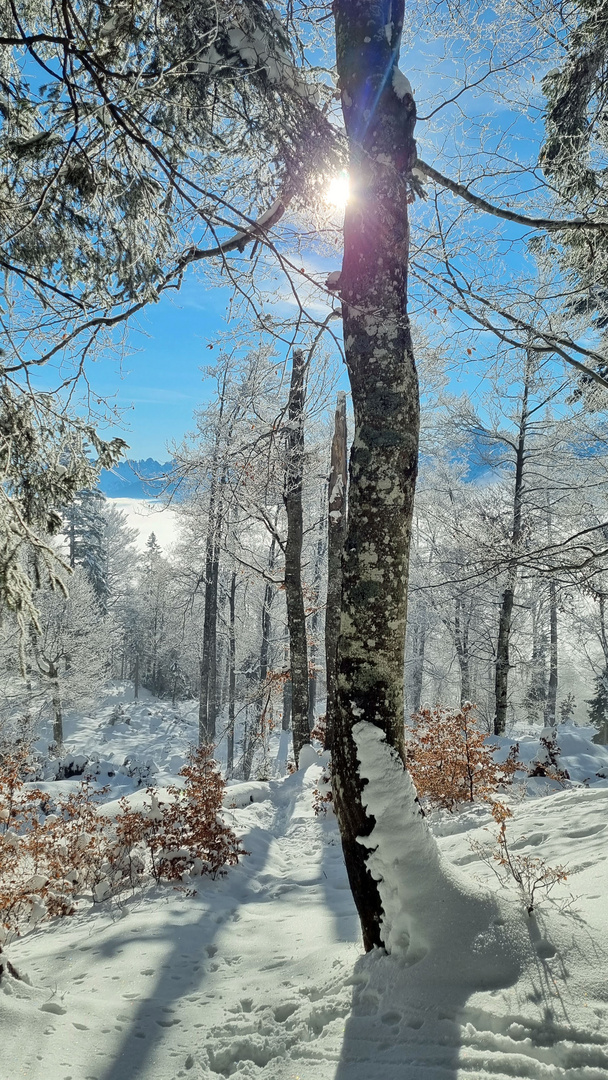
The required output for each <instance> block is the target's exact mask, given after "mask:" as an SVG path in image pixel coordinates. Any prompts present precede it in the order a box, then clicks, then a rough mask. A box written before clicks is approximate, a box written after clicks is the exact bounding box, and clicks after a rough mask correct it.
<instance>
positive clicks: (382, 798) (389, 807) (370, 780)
mask: <svg viewBox="0 0 608 1080" xmlns="http://www.w3.org/2000/svg"><path fill="white" fill-rule="evenodd" d="M352 734H353V738H354V742H355V746H356V754H357V758H358V761H359V763H360V764H359V772H360V775H361V778H362V779H363V780H364V781H365V786H364V788H363V800H362V801H363V805H364V807H365V810H366V811H367V813H368V814H369V816H370V819H371V820H372V821H373V822H374V826H373V829H372V831H371V833H370V834H369V835H368V836H364V837H360V838H359V841H358V843H359V846H360V847H361V848H362V849H364V850H366V851H367V852H368V853H369V854H368V860H367V866H368V872H369V873H370V875H371V877H372V878H373V880H374V882H375V884H376V886H377V889H378V892H379V896H380V898H381V903H382V910H381V916H380V923H379V936H380V938H381V940H382V942H383V943H384V946H385V948H386V950H387V952H390V953H393V954H395V955H396V957H397V958H399V959H403V960H404V962H405V964H406V965H411V964H418V965H420V966H419V968H418V971H417V976H416V979H417V986H418V989H419V990H420V991H422V989H423V987H425V986H426V987H430V989H431V993H432V999H433V1000H434V1001H436V1000H437V994H438V992H439V991H440V989H441V988H442V987H445V986H446V984H449V983H454V982H457V983H458V986H459V987H460V989H461V990H462V987H463V986H467V987H468V986H471V987H473V986H474V987H475V988H477V989H480V988H482V987H486V988H490V987H499V986H501V985H502V986H504V985H508V984H509V983H510V982H512V981H515V979H516V978H517V975H518V973H519V971H520V970H521V967H522V966H523V965H524V963H526V962H530V957H531V953H532V950H531V947H530V935H529V931H528V927H527V926H526V925H525V923H524V920H523V919H522V918H521V914H520V912H519V911H518V909H517V907H514V906H513V904H511V903H510V902H509V901H506V900H503V899H502V897H497V896H494V895H493V894H491V893H490V892H488V891H486V890H482V889H480V888H479V887H478V886H476V885H475V884H474V883H472V882H470V881H468V880H467V879H466V878H465V876H464V875H463V874H462V872H461V871H460V870H459V869H458V868H457V867H455V866H453V865H451V864H450V863H448V862H447V861H446V860H445V859H444V857H443V855H442V854H441V852H440V851H439V849H438V847H437V845H436V844H435V842H434V839H433V837H432V835H431V833H430V832H429V829H428V826H427V824H426V820H425V818H424V817H423V816H422V813H421V810H420V806H419V804H418V801H417V798H416V792H415V789H414V785H413V784H412V780H411V777H410V775H409V773H408V772H407V770H406V769H405V768H404V765H403V762H402V760H401V758H400V756H399V754H398V752H397V751H396V750H394V749H393V748H392V747H391V746H389V745H388V743H387V738H386V736H385V734H384V732H382V731H380V730H379V728H378V727H375V726H374V725H372V724H369V723H365V722H359V723H357V724H355V725H354V727H353V729H352ZM446 957H449V958H450V964H449V965H448V969H446ZM533 960H536V962H537V963H538V959H537V957H533ZM384 977H385V978H386V971H384Z"/></svg>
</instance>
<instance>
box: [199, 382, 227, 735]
mask: <svg viewBox="0 0 608 1080" xmlns="http://www.w3.org/2000/svg"><path fill="white" fill-rule="evenodd" d="M227 378H228V367H227V366H226V368H225V370H224V377H223V383H222V390H221V393H220V410H219V416H218V418H217V427H216V432H215V445H214V449H213V458H212V465H211V482H210V486H209V520H208V525H207V541H206V544H205V612H204V615H203V644H202V650H201V662H200V687H199V705H198V739H199V744H200V745H201V746H203V745H204V744H205V743H215V737H216V722H217V599H218V578H219V565H220V540H221V528H222V512H223V505H222V504H223V489H224V486H225V482H226V468H225V466H224V468H223V471H222V475H221V478H220V479H219V481H218V473H219V470H220V463H219V462H220V445H221V442H222V437H223V433H222V422H223V418H224V406H225V401H226V380H227ZM225 437H226V436H225V435H224V438H225ZM228 437H229V434H228Z"/></svg>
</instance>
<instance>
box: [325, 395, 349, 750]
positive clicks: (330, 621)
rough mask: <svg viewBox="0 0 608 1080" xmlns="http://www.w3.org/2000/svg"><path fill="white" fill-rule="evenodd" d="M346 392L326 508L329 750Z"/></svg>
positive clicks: (344, 481) (338, 409)
mask: <svg viewBox="0 0 608 1080" xmlns="http://www.w3.org/2000/svg"><path fill="white" fill-rule="evenodd" d="M346 460H347V448H346V394H345V393H344V391H343V390H340V392H339V393H338V400H337V402H336V414H335V417H334V436H333V439H332V443H331V464H330V470H329V500H328V501H329V510H328V518H327V522H328V524H327V605H326V608H325V685H326V688H327V704H326V707H325V716H326V727H325V747H326V749H327V750H331V747H332V742H333V733H334V724H335V710H336V654H337V649H338V635H339V633H340V600H341V595H342V551H343V549H344V539H345V536H346V484H347V473H346Z"/></svg>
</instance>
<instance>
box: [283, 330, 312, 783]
mask: <svg viewBox="0 0 608 1080" xmlns="http://www.w3.org/2000/svg"><path fill="white" fill-rule="evenodd" d="M305 378H306V361H305V358H304V353H303V352H302V350H301V349H294V352H293V359H292V367H291V386H290V388H289V402H288V408H287V411H288V417H289V428H288V434H287V440H286V442H287V467H286V470H285V492H284V495H283V501H284V503H285V512H286V515H287V542H286V544H285V598H286V601H287V627H288V630H289V668H290V672H291V710H292V720H291V724H292V731H293V754H294V758H295V763H296V766H297V764H298V761H299V758H300V750H301V749H302V747H303V746H304V745H305V743H309V742H310V729H309V726H308V643H307V639H306V614H305V611H304V593H303V590H302V536H303V531H304V525H303V517H302V483H303V469H304V400H305Z"/></svg>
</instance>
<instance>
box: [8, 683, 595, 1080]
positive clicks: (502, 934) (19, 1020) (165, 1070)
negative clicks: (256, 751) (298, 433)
mask: <svg viewBox="0 0 608 1080" xmlns="http://www.w3.org/2000/svg"><path fill="white" fill-rule="evenodd" d="M118 696H119V693H118V691H115V692H114V694H111V695H109V696H108V697H107V698H106V699H105V701H104V702H103V703H101V704H100V707H99V708H98V709H97V710H96V711H95V713H91V714H90V715H89V716H88V717H83V718H82V717H81V718H78V721H77V722H76V720H75V719H73V720H72V722H71V725H70V724H66V728H67V739H66V741H67V744H68V746H69V747H70V750H72V751H74V752H76V753H82V752H84V751H85V750H86V751H87V752H88V753H90V751H91V749H92V748H95V749H96V750H97V752H98V754H99V757H100V758H101V759H102V760H103V765H102V774H101V776H100V779H101V781H102V782H105V780H106V778H107V774H108V772H109V773H112V772H114V773H115V775H114V776H110V777H109V783H110V784H111V785H112V788H113V790H112V792H111V793H110V795H109V796H108V798H109V799H110V798H113V799H115V798H116V797H118V796H119V795H121V794H123V793H127V794H128V793H132V795H131V798H132V799H133V801H139V800H141V793H140V792H135V790H134V787H135V782H134V780H133V779H132V778H130V777H129V776H127V775H126V772H125V771H122V772H120V771H119V770H120V767H121V766H122V764H123V761H124V758H125V757H127V756H129V757H131V758H132V759H133V758H134V757H135V758H136V759H137V760H138V761H139V762H140V763H144V762H146V761H147V762H148V763H149V764H150V768H151V770H152V772H153V773H155V775H156V778H157V781H158V783H160V784H163V785H164V784H166V783H167V782H169V780H170V779H172V778H173V777H174V776H175V774H176V773H177V771H178V769H179V768H180V766H181V764H182V761H183V754H184V751H185V748H186V746H187V744H188V741H189V739H190V738H191V737H192V736H193V734H194V718H195V713H194V711H193V707H192V706H182V707H178V708H176V709H172V708H171V707H170V706H168V705H166V704H165V703H161V702H157V701H153V700H151V699H148V700H144V701H141V702H140V703H138V704H136V703H132V702H128V701H125V704H124V710H125V715H126V716H127V717H128V718H129V721H130V722H129V723H125V722H124V721H119V722H118V723H115V724H114V725H113V726H110V725H109V724H108V720H109V718H110V715H111V712H112V709H113V707H114V706H115V704H116V701H117V698H118ZM123 699H124V695H123ZM589 734H590V733H589V731H588V730H587V731H581V729H567V730H565V731H562V732H561V741H562V747H563V749H564V755H563V759H562V760H563V763H564V765H565V766H566V768H568V770H569V771H570V773H571V776H572V777H573V781H572V782H571V783H570V784H569V785H567V786H566V787H564V788H563V789H557V790H554V788H555V785H552V786H549V785H547V783H546V781H538V780H535V781H531V782H530V783H529V788H528V795H527V797H525V798H524V797H521V795H523V793H520V795H518V794H517V793H516V792H515V791H514V790H513V791H512V792H511V793H510V794H509V796H508V797H505V798H504V799H503V801H505V802H508V803H509V805H510V806H511V808H512V809H513V812H514V820H513V822H510V823H509V825H508V829H509V835H510V836H511V838H512V848H513V850H514V851H516V852H517V853H518V854H521V853H525V852H529V853H531V854H534V855H542V857H544V858H545V859H546V860H547V862H548V863H549V864H550V865H552V866H555V865H557V864H565V865H566V866H567V867H568V870H569V878H568V881H567V882H566V883H565V884H563V885H558V886H556V887H555V889H554V891H553V892H552V894H551V896H550V897H549V898H547V899H544V900H543V899H541V900H540V903H539V906H538V909H537V911H536V912H535V914H534V916H532V917H530V916H528V914H527V913H526V912H525V910H524V908H523V905H522V903H521V900H520V899H519V897H518V895H517V891H516V889H515V888H513V889H511V888H509V887H507V886H505V885H504V884H500V883H499V882H498V881H497V879H496V877H495V875H494V873H493V871H492V869H491V868H490V866H488V865H486V863H485V862H484V861H482V860H481V859H480V857H479V855H478V854H477V853H476V852H475V851H473V850H472V848H471V844H470V841H471V840H478V841H483V842H485V841H487V840H488V839H489V838H491V835H492V834H493V833H495V831H496V826H495V825H494V823H493V822H492V821H491V818H490V814H489V811H488V809H487V808H486V807H483V806H481V807H480V806H474V807H471V808H470V809H468V810H464V811H461V812H460V813H454V814H451V815H450V814H447V813H442V814H437V815H434V816H433V820H432V822H431V825H432V828H433V831H434V832H435V834H436V836H437V837H438V843H439V845H440V848H441V851H442V852H443V855H444V856H445V858H446V859H447V860H448V861H449V862H450V863H451V864H452V866H453V867H454V871H453V873H454V882H455V883H456V885H457V887H458V888H457V889H456V891H455V892H454V896H456V901H455V903H456V906H455V907H454V904H452V906H451V907H450V910H447V907H449V905H447V904H446V905H445V906H446V911H445V913H444V915H442V914H441V910H442V902H443V901H444V900H445V899H447V897H445V898H444V897H442V896H435V897H433V898H432V903H433V911H434V912H435V913H437V912H439V915H438V916H437V915H436V914H435V916H434V917H436V918H438V920H439V922H440V923H442V925H443V930H444V931H446V932H443V933H439V934H438V935H436V936H435V938H432V936H431V939H430V940H429V947H428V949H427V951H426V953H425V952H424V950H421V951H420V953H419V954H417V955H414V956H412V955H410V956H409V957H408V954H407V953H406V954H402V953H399V954H398V955H395V956H385V955H383V954H380V953H378V952H375V953H372V954H369V955H367V956H365V955H364V954H363V952H362V948H361V942H360V935H359V927H358V921H357V918H356V914H355V911H354V906H353V902H352V899H351V895H350V892H349V889H348V883H347V880H346V875H345V870H344V865H343V861H342V856H341V849H340V843H339V838H338V834H337V829H336V825H335V820H334V819H333V817H332V816H331V813H330V814H329V815H328V817H327V818H323V817H316V816H315V814H314V811H313V807H312V800H313V788H314V787H315V785H316V784H317V783H318V781H319V778H320V775H321V767H320V765H318V764H315V763H314V762H313V763H312V764H310V766H309V767H308V768H307V769H306V770H302V771H300V772H298V773H296V774H294V775H293V776H287V777H284V778H279V777H278V778H276V779H273V780H270V781H254V782H251V783H249V784H231V785H230V787H229V789H228V792H227V798H226V804H227V810H226V813H227V815H228V816H229V818H230V820H231V821H232V822H234V825H235V828H236V829H237V831H238V833H239V835H241V836H242V838H243V844H244V847H245V848H246V849H247V850H248V851H249V853H250V854H249V855H248V856H247V857H246V858H244V859H243V860H242V861H241V863H240V864H239V866H237V867H235V868H234V869H232V870H230V871H229V873H228V875H227V876H226V877H224V878H220V879H218V880H216V881H212V880H210V879H205V878H203V879H202V880H201V882H200V886H197V887H198V894H197V895H196V896H190V895H188V894H187V892H180V891H178V890H176V889H174V888H172V887H171V886H165V887H157V886H154V887H149V888H147V889H146V890H144V891H142V892H138V893H136V894H135V895H133V896H131V895H130V894H128V895H126V896H125V897H123V898H122V900H121V901H118V900H110V901H106V902H104V903H101V904H97V905H95V906H93V905H92V904H91V903H90V901H88V900H84V901H83V902H82V906H81V908H80V909H79V911H78V912H77V914H76V915H75V916H72V917H69V918H66V919H63V920H55V921H53V922H51V923H46V924H41V925H40V926H39V927H38V928H37V929H35V930H33V931H31V932H29V933H27V934H25V935H24V936H23V937H22V938H21V939H20V940H18V941H14V942H13V943H12V944H11V945H10V946H9V949H8V955H9V956H10V959H11V960H12V962H13V963H14V964H15V965H16V966H17V968H18V969H19V970H20V972H21V973H22V974H23V975H24V976H25V977H26V978H27V980H28V981H18V980H15V979H13V978H11V977H10V976H8V975H5V976H4V978H3V980H2V983H1V985H0V1078H1V1080H17V1078H22V1077H23V1078H27V1080H175V1078H178V1077H187V1078H189V1080H190V1078H191V1080H203V1078H204V1080H211V1078H217V1077H234V1078H236V1080H502V1078H507V1077H509V1078H513V1077H516V1078H522V1080H523V1078H530V1080H558V1078H562V1077H563V1078H567V1080H600V1078H604V1080H606V1078H608V919H607V917H606V913H607V911H608V869H607V863H606V829H607V827H608V781H606V780H605V779H602V778H598V776H597V773H598V772H604V773H606V775H608V752H607V751H606V749H604V748H600V747H596V746H594V745H593V744H591V743H590V741H589V740H588V738H587V737H586V736H588V735H589ZM522 749H523V750H524V752H525V753H526V756H532V754H533V749H534V746H533V740H531V739H527V740H523V741H522ZM277 754H279V748H278V746H277ZM126 771H128V769H127V770H126ZM63 783H64V784H65V785H70V784H73V783H74V781H65V782H63ZM53 786H55V787H56V786H57V785H56V784H54V785H53ZM488 827H489V828H490V832H487V831H486V830H487V829H488ZM395 839H396V840H397V837H395ZM397 847H398V845H396V850H397ZM389 873H390V871H389ZM464 875H466V881H465V878H464ZM467 883H468V884H467ZM461 886H462V888H461ZM467 889H471V890H472V892H471V896H474V895H475V893H477V894H478V895H479V896H480V897H481V898H482V900H481V901H480V903H479V906H478V908H475V907H474V906H470V907H469V908H468V909H467V908H465V907H464V906H463V907H461V908H459V907H458V904H463V903H464V899H466V896H465V894H466V890H467ZM458 890H460V891H458ZM488 890H489V891H488ZM463 898H464V899H463ZM475 902H477V901H475ZM477 910H479V912H480V913H487V912H488V911H491V912H494V915H493V916H492V919H491V920H490V921H489V922H487V923H483V924H482V923H480V925H479V928H478V929H476V928H475V926H471V919H470V912H471V911H477ZM424 914H425V913H424V912H421V913H420V915H421V917H422V916H424ZM440 929H441V928H440ZM439 941H440V942H441V945H440V947H439V946H437V942H439Z"/></svg>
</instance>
